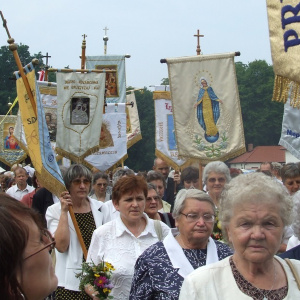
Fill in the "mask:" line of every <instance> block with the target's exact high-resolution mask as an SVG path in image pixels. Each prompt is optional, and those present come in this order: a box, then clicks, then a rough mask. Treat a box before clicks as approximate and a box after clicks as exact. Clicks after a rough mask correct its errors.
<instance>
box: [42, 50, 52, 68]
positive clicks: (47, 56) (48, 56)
mask: <svg viewBox="0 0 300 300" xmlns="http://www.w3.org/2000/svg"><path fill="white" fill-rule="evenodd" d="M42 57H43V58H44V57H46V67H48V58H50V57H51V56H50V55H48V52H47V53H46V55H43V56H42Z"/></svg>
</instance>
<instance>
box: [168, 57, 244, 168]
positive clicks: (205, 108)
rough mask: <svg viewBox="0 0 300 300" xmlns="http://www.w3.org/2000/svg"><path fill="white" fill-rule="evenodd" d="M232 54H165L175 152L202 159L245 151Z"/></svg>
mask: <svg viewBox="0 0 300 300" xmlns="http://www.w3.org/2000/svg"><path fill="white" fill-rule="evenodd" d="M234 56H235V53H225V54H215V55H198V56H193V57H180V58H172V59H167V63H168V72H169V81H170V90H171V95H172V99H171V100H172V109H173V116H174V129H175V133H176V138H177V148H178V153H179V157H185V158H195V159H198V160H201V161H202V162H203V163H206V162H209V161H213V160H222V161H225V160H227V159H229V158H233V157H235V156H238V155H241V154H242V153H244V152H245V151H246V150H245V139H244V129H243V122H242V114H241V107H240V100H239V93H238V87H237V81H236V74H235V65H234Z"/></svg>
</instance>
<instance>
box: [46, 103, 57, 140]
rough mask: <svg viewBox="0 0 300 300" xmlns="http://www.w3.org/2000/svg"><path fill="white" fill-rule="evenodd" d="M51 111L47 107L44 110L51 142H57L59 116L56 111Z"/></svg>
mask: <svg viewBox="0 0 300 300" xmlns="http://www.w3.org/2000/svg"><path fill="white" fill-rule="evenodd" d="M50 110H51V111H48V109H47V107H45V108H44V111H45V118H46V125H47V128H48V131H49V136H50V141H51V142H55V140H56V130H57V115H56V110H55V112H54V110H53V109H52V108H51V109H50Z"/></svg>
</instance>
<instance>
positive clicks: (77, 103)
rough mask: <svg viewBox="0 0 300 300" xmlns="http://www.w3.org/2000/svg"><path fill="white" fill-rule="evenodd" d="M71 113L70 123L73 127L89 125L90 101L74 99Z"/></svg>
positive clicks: (87, 99)
mask: <svg viewBox="0 0 300 300" xmlns="http://www.w3.org/2000/svg"><path fill="white" fill-rule="evenodd" d="M70 112H71V117H70V120H71V122H70V123H71V124H72V125H87V124H89V114H90V99H89V98H72V100H71V109H70Z"/></svg>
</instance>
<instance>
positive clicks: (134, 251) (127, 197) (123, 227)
mask: <svg viewBox="0 0 300 300" xmlns="http://www.w3.org/2000/svg"><path fill="white" fill-rule="evenodd" d="M147 193H148V188H147V183H146V181H145V179H144V178H143V177H141V176H136V175H128V176H125V177H122V178H120V179H119V180H118V181H117V183H116V184H115V185H114V187H113V191H112V202H113V205H114V206H115V208H116V209H117V210H118V211H119V212H120V215H119V216H118V218H117V219H114V220H112V221H110V222H108V223H106V224H104V225H102V226H100V227H99V228H98V229H96V230H95V231H94V234H93V237H92V241H91V245H90V248H89V251H88V257H87V262H89V263H92V264H94V265H95V267H96V268H97V266H99V264H100V265H101V263H102V264H103V263H110V264H111V265H112V266H113V268H114V270H113V269H111V271H112V273H111V283H112V285H113V288H112V291H111V293H110V296H112V297H113V299H115V300H118V299H119V300H125V299H129V292H130V287H131V282H132V277H133V272H134V264H135V262H136V260H137V258H138V257H139V256H140V255H141V254H142V253H143V252H144V251H145V250H146V249H147V248H148V247H149V246H151V245H152V244H154V243H156V242H157V241H159V240H162V239H163V238H164V237H166V236H167V234H168V233H169V231H170V228H169V227H168V226H167V225H165V224H164V223H162V222H161V221H158V220H152V219H149V217H148V216H147V215H146V214H145V213H144V209H145V203H146V197H147ZM99 275H100V274H99ZM101 276H102V275H101ZM105 277H107V276H105ZM95 281H96V285H104V279H103V278H100V276H99V277H98V278H97V279H95ZM107 288H108V289H109V287H107ZM89 290H90V289H87V292H88V294H89V295H90V296H91V297H96V296H97V292H98V291H97V289H96V288H95V287H94V288H93V290H91V291H89ZM99 296H100V295H99ZM104 299H105V298H104Z"/></svg>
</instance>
